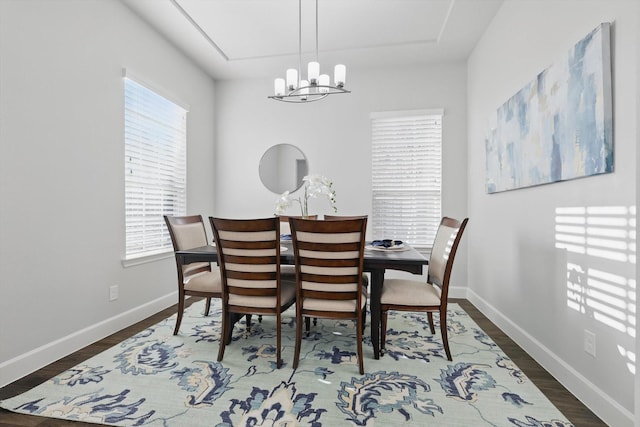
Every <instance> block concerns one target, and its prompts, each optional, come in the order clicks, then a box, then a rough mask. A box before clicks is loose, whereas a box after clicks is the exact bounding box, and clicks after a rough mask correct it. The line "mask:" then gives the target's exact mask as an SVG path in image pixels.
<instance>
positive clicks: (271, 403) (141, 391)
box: [0, 302, 571, 427]
mask: <svg viewBox="0 0 640 427" xmlns="http://www.w3.org/2000/svg"><path fill="white" fill-rule="evenodd" d="M203 308H204V304H203V303H202V302H197V303H194V304H193V305H192V306H191V307H189V308H188V309H187V311H186V313H185V316H184V319H183V321H182V325H181V328H180V333H179V334H178V335H177V336H174V335H173V327H174V324H175V316H172V317H170V318H168V319H165V320H164V321H162V322H160V323H158V324H156V325H154V326H153V327H150V328H148V329H146V330H144V331H143V332H141V333H139V334H137V335H135V336H133V337H131V338H129V339H127V340H125V341H123V342H122V343H120V344H119V345H117V346H114V347H112V348H110V349H108V350H106V351H104V352H103V353H101V354H99V355H97V356H95V357H93V358H91V359H89V360H87V361H85V362H83V363H81V364H79V365H77V366H75V367H73V368H72V369H69V370H68V371H66V372H64V373H62V374H60V375H58V376H56V377H55V378H52V379H50V380H48V381H47V382H45V383H43V384H42V385H40V386H38V387H36V388H34V389H32V390H30V391H28V392H25V393H23V394H21V395H19V396H16V397H13V398H11V399H7V400H4V401H2V402H0V406H2V407H3V408H5V409H8V410H10V411H14V412H19V413H25V414H31V415H40V416H45V417H51V418H62V419H68V420H81V421H84V422H92V423H98V424H106V425H114V426H189V427H191V426H301V425H304V426H375V425H378V426H399V425H405V426H421V427H422V426H424V425H437V426H465V427H467V426H522V427H524V426H527V427H530V426H553V427H564V426H571V423H569V422H568V421H567V419H566V417H564V415H563V414H562V413H561V412H560V411H559V410H558V409H557V408H556V407H555V406H554V405H553V404H552V403H551V402H549V400H548V399H547V398H546V397H545V396H544V395H543V394H542V392H540V390H539V389H537V388H536V387H535V386H534V385H533V384H532V383H531V381H530V380H529V379H528V378H527V377H526V376H525V375H524V374H523V373H522V371H520V369H519V368H518V367H517V366H516V365H515V364H514V363H513V362H512V361H511V360H510V359H509V358H508V357H507V356H506V355H505V354H504V353H503V352H502V351H501V350H500V348H498V346H497V345H496V344H495V343H494V342H493V341H492V340H491V339H490V338H489V337H488V336H487V335H486V334H485V333H484V332H483V331H482V330H481V329H480V328H479V327H478V326H477V325H476V324H475V323H474V322H473V320H472V319H471V318H470V317H469V316H468V315H467V313H466V312H465V311H464V310H462V309H461V308H460V307H459V306H458V305H457V304H450V305H449V314H448V316H449V318H448V328H449V342H450V346H451V351H452V355H453V361H452V362H449V361H447V359H446V356H445V355H444V349H443V347H442V340H441V337H440V334H439V332H438V331H439V329H438V327H439V326H438V325H436V334H435V335H431V333H430V331H429V327H428V323H427V320H426V316H423V315H415V314H410V313H393V312H390V314H389V323H388V327H389V331H388V333H387V346H386V347H387V351H386V353H385V355H384V356H383V357H381V358H380V359H379V360H375V359H373V349H372V347H371V341H370V339H369V338H368V334H369V331H368V330H367V331H366V336H367V338H366V339H365V343H364V344H365V345H364V357H365V359H364V366H365V374H364V375H360V374H359V373H358V365H357V357H356V345H355V339H356V338H355V337H356V334H355V328H354V325H353V323H352V322H334V321H328V320H319V321H318V324H317V325H316V326H312V327H311V334H310V336H309V337H305V338H304V341H303V344H302V351H301V359H300V363H299V365H298V369H297V370H293V369H292V368H291V365H292V360H293V352H294V342H295V321H294V320H295V319H294V317H295V316H294V311H293V310H294V309H295V308H294V307H293V308H292V309H290V310H289V311H287V312H285V313H284V315H283V318H282V332H283V340H282V342H283V352H282V357H283V360H284V363H283V366H282V368H281V369H277V368H276V364H275V348H274V345H275V340H276V337H275V324H274V321H275V318H273V317H265V318H264V319H263V320H262V323H256V322H254V324H253V325H252V327H251V331H250V332H249V333H247V332H246V330H245V327H244V326H245V325H244V323H242V324H238V325H236V327H235V329H234V336H233V340H232V342H231V343H230V344H229V345H228V346H227V348H226V352H225V355H224V359H223V361H222V362H217V361H216V359H217V353H218V340H219V336H220V326H221V325H220V321H219V319H220V305H219V303H218V305H214V304H213V302H212V309H211V314H210V315H209V316H208V317H203V315H202V312H203ZM434 317H435V318H436V321H437V316H434Z"/></svg>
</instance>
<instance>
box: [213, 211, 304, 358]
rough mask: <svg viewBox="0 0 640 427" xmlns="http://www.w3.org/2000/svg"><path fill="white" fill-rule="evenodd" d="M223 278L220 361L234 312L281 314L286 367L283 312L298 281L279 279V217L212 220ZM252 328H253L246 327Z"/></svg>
mask: <svg viewBox="0 0 640 427" xmlns="http://www.w3.org/2000/svg"><path fill="white" fill-rule="evenodd" d="M209 221H210V222H211V228H212V230H213V235H214V237H215V241H216V247H217V249H218V260H219V263H220V272H221V276H222V339H221V340H220V349H219V351H218V361H219V362H220V361H222V358H223V357H224V350H225V347H226V345H227V343H229V342H231V335H232V332H233V325H234V323H235V321H234V316H233V315H234V314H235V315H236V318H237V316H242V315H247V316H249V315H251V314H258V315H273V316H276V322H275V323H276V366H277V367H278V368H280V366H281V365H282V358H281V356H280V353H281V347H282V344H281V335H282V334H281V328H282V325H281V321H280V319H281V313H282V312H283V311H285V310H286V309H287V308H289V307H290V306H291V305H292V304H293V303H294V302H295V300H296V286H295V283H294V282H293V281H288V280H282V278H281V275H280V221H279V219H278V218H276V217H273V218H260V219H223V218H213V217H209ZM247 326H249V325H247Z"/></svg>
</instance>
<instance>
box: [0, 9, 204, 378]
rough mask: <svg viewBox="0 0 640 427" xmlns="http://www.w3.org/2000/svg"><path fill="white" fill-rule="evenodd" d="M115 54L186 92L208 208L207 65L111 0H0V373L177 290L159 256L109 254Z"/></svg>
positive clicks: (115, 163)
mask: <svg viewBox="0 0 640 427" xmlns="http://www.w3.org/2000/svg"><path fill="white" fill-rule="evenodd" d="M123 67H127V68H128V69H130V70H131V71H133V72H134V73H135V74H137V75H138V76H140V77H142V78H144V79H145V81H146V82H147V83H150V84H153V85H154V86H156V87H158V88H161V89H163V90H164V91H165V93H167V94H169V95H171V96H172V97H174V98H175V99H178V100H180V101H181V102H182V103H184V104H188V105H189V106H190V113H189V116H188V129H187V132H188V135H189V147H188V168H189V175H188V181H189V182H188V186H189V190H188V191H189V193H188V207H189V210H190V211H192V212H211V211H213V208H214V205H213V198H214V195H213V192H212V191H211V189H212V185H213V184H212V183H213V180H214V174H213V166H212V165H213V161H214V157H215V156H214V125H215V124H214V113H213V110H214V97H215V93H214V84H213V81H212V80H211V79H209V78H208V77H207V76H206V75H205V74H204V73H203V72H201V71H200V70H199V69H198V68H196V67H195V66H194V65H193V64H192V63H191V62H190V61H189V60H187V59H186V58H185V57H184V55H183V54H181V53H180V52H178V51H177V50H176V49H174V48H173V47H172V46H171V45H169V44H168V43H167V42H166V41H165V40H164V39H162V38H161V37H159V36H158V35H157V34H156V33H155V32H153V31H151V30H150V29H149V28H148V27H147V26H146V25H144V24H143V23H142V21H140V20H139V19H137V18H136V17H135V16H134V15H133V14H132V13H131V12H130V11H129V10H128V9H127V8H126V7H125V6H123V5H122V4H121V3H120V2H119V1H113V0H91V1H45V0H32V1H26V2H25V1H7V0H2V1H0V153H1V154H0V204H1V207H0V281H1V282H0V386H1V385H4V384H6V383H8V382H10V381H12V380H14V379H16V378H19V377H21V376H23V375H25V374H27V373H29V372H31V371H33V370H35V369H37V368H39V367H41V366H43V365H45V364H47V363H50V362H52V361H53V360H56V359H57V358H59V357H61V356H64V355H66V354H69V353H71V352H72V351H74V350H76V349H78V348H81V347H83V346H85V345H87V344H89V343H91V342H93V341H96V340H97V339H99V338H102V337H104V336H106V335H108V334H110V333H113V332H115V331H117V330H119V329H121V328H123V327H125V326H128V325H130V324H131V323H133V322H134V321H136V320H140V319H142V318H145V317H147V316H148V315H150V314H152V313H155V312H157V311H158V310H160V309H162V308H164V307H167V306H169V305H171V304H174V303H175V302H176V301H177V298H176V295H175V293H176V280H177V279H176V269H175V263H174V261H173V258H172V257H170V258H166V259H164V260H162V261H157V262H153V263H148V264H143V265H138V266H132V267H128V268H124V267H123V265H122V263H121V260H122V258H123V254H124V248H125V241H124V238H125V233H124V142H123V129H124V127H123V126H124V123H123V119H124V112H123V111H124V97H123V79H122V68H123ZM112 285H118V286H119V294H120V297H119V299H118V300H116V301H113V302H109V286H112Z"/></svg>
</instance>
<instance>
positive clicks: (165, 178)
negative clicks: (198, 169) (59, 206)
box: [124, 78, 187, 260]
mask: <svg viewBox="0 0 640 427" xmlns="http://www.w3.org/2000/svg"><path fill="white" fill-rule="evenodd" d="M124 99H125V101H124V140H125V144H124V145H125V227H126V251H125V260H131V259H139V258H142V257H147V256H152V255H157V254H160V253H164V252H167V251H172V250H173V246H172V244H171V236H170V235H169V232H168V230H167V227H166V225H165V223H164V217H163V215H184V214H185V213H186V206H187V200H186V194H187V180H186V172H187V165H186V157H187V156H186V151H187V110H186V109H185V108H183V107H181V106H179V105H176V104H175V103H173V102H171V101H169V100H168V99H166V98H164V97H162V96H160V95H158V94H157V93H155V92H153V91H152V90H150V89H148V88H147V87H145V86H143V85H141V84H140V83H137V82H136V81H134V80H132V79H130V78H125V79H124Z"/></svg>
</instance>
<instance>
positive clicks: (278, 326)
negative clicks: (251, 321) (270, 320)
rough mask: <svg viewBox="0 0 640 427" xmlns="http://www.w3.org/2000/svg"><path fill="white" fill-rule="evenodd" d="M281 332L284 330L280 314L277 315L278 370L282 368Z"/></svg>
mask: <svg viewBox="0 0 640 427" xmlns="http://www.w3.org/2000/svg"><path fill="white" fill-rule="evenodd" d="M260 317H262V316H260ZM281 330H282V326H281V325H280V313H279V312H278V313H277V314H276V367H277V368H278V369H280V367H281V366H282V358H281V355H280V347H281V342H280V341H281V339H280V335H281Z"/></svg>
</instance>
